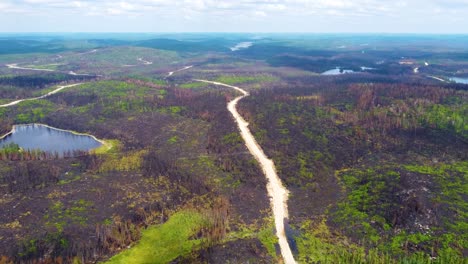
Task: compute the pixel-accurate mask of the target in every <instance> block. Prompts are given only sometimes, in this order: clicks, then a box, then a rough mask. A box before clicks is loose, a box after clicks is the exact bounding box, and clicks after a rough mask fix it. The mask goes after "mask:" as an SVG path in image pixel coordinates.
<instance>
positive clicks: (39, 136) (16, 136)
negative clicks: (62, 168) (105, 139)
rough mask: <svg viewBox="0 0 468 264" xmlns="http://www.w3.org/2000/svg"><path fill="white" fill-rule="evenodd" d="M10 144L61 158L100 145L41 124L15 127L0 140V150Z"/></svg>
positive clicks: (86, 137)
mask: <svg viewBox="0 0 468 264" xmlns="http://www.w3.org/2000/svg"><path fill="white" fill-rule="evenodd" d="M10 143H15V144H18V145H19V146H20V147H21V148H22V149H25V150H28V149H29V150H37V149H39V150H41V151H45V152H51V153H55V152H57V153H58V154H59V155H60V156H63V155H64V153H66V152H73V151H89V150H92V149H95V148H97V147H99V146H101V145H102V143H101V142H99V141H97V140H96V139H95V138H93V137H92V136H89V135H79V134H74V133H72V132H69V131H65V130H60V129H55V128H52V127H49V126H46V125H41V124H29V125H16V126H14V127H13V130H12V133H11V134H9V135H7V136H6V137H4V138H3V139H0V148H2V147H4V146H5V145H8V144H10Z"/></svg>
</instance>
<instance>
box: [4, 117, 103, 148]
mask: <svg viewBox="0 0 468 264" xmlns="http://www.w3.org/2000/svg"><path fill="white" fill-rule="evenodd" d="M32 125H39V126H43V127H46V128H50V129H53V130H56V131H61V132H68V133H71V134H73V135H77V136H87V137H90V138H92V139H94V140H96V141H97V142H99V143H100V144H101V146H99V147H96V148H93V149H91V150H89V152H91V151H94V150H96V149H98V148H101V147H102V146H107V148H108V150H110V149H111V148H112V144H110V143H109V142H106V141H105V140H103V139H99V138H97V137H96V136H94V135H92V134H88V133H80V132H76V131H73V130H67V129H61V128H56V127H52V126H49V125H46V124H42V123H28V124H16V125H13V126H12V128H11V130H10V132H8V133H6V134H4V135H2V136H0V140H3V139H5V138H6V137H8V136H9V135H11V134H13V132H14V130H15V127H16V126H32Z"/></svg>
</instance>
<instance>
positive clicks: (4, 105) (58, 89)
mask: <svg viewBox="0 0 468 264" xmlns="http://www.w3.org/2000/svg"><path fill="white" fill-rule="evenodd" d="M80 84H83V83H74V84H69V85H61V86H59V87H58V88H57V89H55V90H53V91H52V92H48V93H46V94H44V95H41V96H39V97H33V98H26V99H21V100H16V101H13V102H11V103H8V104H2V105H0V107H9V106H12V105H17V104H19V103H21V102H24V101H33V100H38V99H42V98H46V97H48V96H51V95H53V94H55V93H58V92H60V91H61V90H63V89H66V88H70V87H73V86H77V85H80Z"/></svg>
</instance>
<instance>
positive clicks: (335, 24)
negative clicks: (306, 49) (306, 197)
mask: <svg viewBox="0 0 468 264" xmlns="http://www.w3.org/2000/svg"><path fill="white" fill-rule="evenodd" d="M0 32H319V33H320V32H383V33H468V0H391V1H388V0H237V1H235V0H231V1H227V0H218V1H217V0H180V1H178V0H131V1H130V0H128V1H119V0H115V1H111V0H95V1H88V0H76V1H73V0H72V1H65V0H0Z"/></svg>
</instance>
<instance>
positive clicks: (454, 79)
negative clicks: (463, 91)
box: [449, 77, 468, 84]
mask: <svg viewBox="0 0 468 264" xmlns="http://www.w3.org/2000/svg"><path fill="white" fill-rule="evenodd" d="M449 80H450V81H452V82H456V83H463V84H468V78H460V77H450V78H449Z"/></svg>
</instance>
